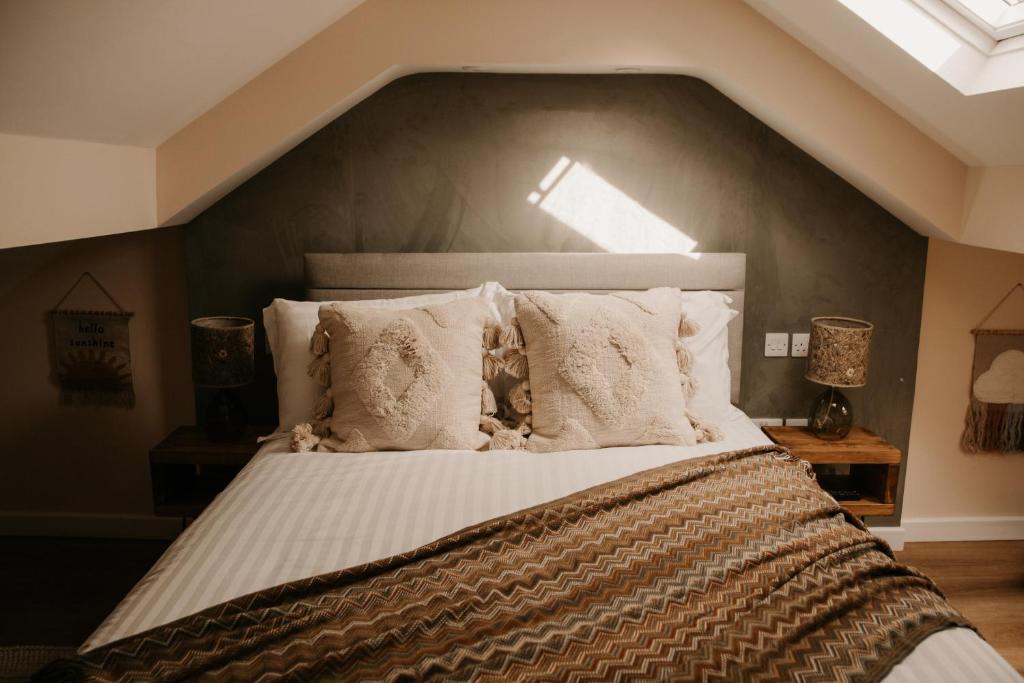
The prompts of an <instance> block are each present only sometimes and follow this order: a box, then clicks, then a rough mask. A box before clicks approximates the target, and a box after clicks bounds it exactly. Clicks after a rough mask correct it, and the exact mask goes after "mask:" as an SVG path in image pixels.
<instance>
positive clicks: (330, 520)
mask: <svg viewBox="0 0 1024 683" xmlns="http://www.w3.org/2000/svg"><path fill="white" fill-rule="evenodd" d="M721 426H722V427H723V431H724V433H725V439H724V440H723V441H720V442H717V443H714V444H702V445H699V446H694V447H690V448H679V447H675V446H642V447H632V448H606V449H601V450H594V451H570V452H565V453H550V454H544V455H533V454H528V453H522V452H507V451H506V452H494V453H477V452H473V451H414V452H387V453H360V454H341V453H301V454H295V453H288V452H286V445H285V442H283V441H270V442H268V443H266V444H264V446H263V448H261V449H260V451H259V453H258V454H257V455H256V457H255V458H253V460H252V461H251V462H250V463H249V464H248V465H247V466H246V467H245V469H244V470H243V471H242V472H241V473H240V474H239V475H238V476H237V477H236V478H235V480H234V481H233V482H232V483H231V485H230V486H228V488H227V489H225V491H224V492H223V493H221V494H220V495H219V496H218V497H217V499H216V500H215V501H214V502H213V503H212V504H211V505H210V506H209V507H208V508H207V509H206V511H205V512H204V513H203V514H202V515H201V516H200V517H199V519H197V520H196V521H195V522H194V523H193V524H192V525H191V526H189V527H188V529H186V530H185V532H184V533H182V535H181V536H180V537H179V538H178V539H177V540H176V541H175V542H174V544H172V545H171V547H170V548H169V549H168V550H167V552H166V553H164V555H163V557H161V558H160V560H159V561H158V562H157V563H156V565H154V566H153V568H152V569H151V570H150V571H149V573H147V574H146V576H145V577H144V578H143V579H142V580H141V581H140V582H139V583H138V585H136V586H135V588H134V589H132V591H131V593H129V594H128V596H127V597H125V599H124V600H123V601H122V602H121V604H120V605H118V607H117V608H116V609H115V610H114V611H113V612H112V613H111V615H110V616H109V617H107V619H106V620H105V621H104V622H103V623H102V624H101V625H100V627H99V628H98V629H97V630H96V632H95V633H93V634H92V636H90V637H89V639H88V640H87V641H86V642H85V644H84V645H83V646H82V648H81V651H86V650H90V649H92V648H95V647H99V646H101V645H104V644H106V643H109V642H112V641H114V640H118V639H120V638H124V637H127V636H130V635H133V634H135V633H139V632H140V631H144V630H147V629H150V628H153V627H154V626H158V625H160V624H164V623H167V622H170V621H173V620H174V619H177V618H179V617H183V616H185V615H188V614H192V613H194V612H197V611H199V610H202V609H204V608H206V607H209V606H211V605H215V604H218V603H221V602H224V601H226V600H230V599H232V598H235V597H238V596H240V595H245V594H246V593H251V592H253V591H257V590H260V589H263V588H267V587H270V586H273V585H276V584H280V583H284V582H287V581H292V580H295V579H300V578H305V577H309V576H314V575H316V574H322V573H325V572H329V571H335V570H338V569H343V568H345V567H350V566H354V565H358V564H362V563H364V562H370V561H372V560H376V559H380V558H383V557H388V556H390V555H394V554H396V553H400V552H404V551H406V550H412V549H413V548H416V547H418V546H421V545H423V544H425V543H428V542H430V541H432V540H434V539H436V538H439V537H441V536H444V535H446V534H449V533H451V532H453V531H457V530H459V529H461V528H464V527H466V526H469V525H471V524H475V523H477V522H482V521H485V520H487V519H491V518H493V517H497V516H499V515H504V514H508V513H510V512H514V511H516V510H520V509H522V508H525V507H529V506H531V505H536V504H538V503H543V502H545V501H548V500H553V499H556V498H559V497H562V496H565V495H568V494H570V493H573V492H574V491H579V490H582V489H585V488H588V487H590V486H595V485H597V484H600V483H602V482H606V481H611V480H614V479H618V478H620V477H623V476H626V475H629V474H632V473H633V472H639V471H641V470H645V469H649V468H651V467H657V466H659V465H663V464H666V463H669V462H673V461H677V460H685V459H689V458H695V457H699V456H702V455H708V454H711V453H720V452H725V451H731V450H735V449H737V448H745V447H748V446H753V445H757V444H762V443H767V442H768V440H767V438H766V437H765V436H764V434H763V433H762V432H761V430H760V429H759V428H758V427H757V426H756V425H754V424H753V423H752V422H751V421H750V420H749V419H748V418H747V417H746V415H744V414H743V413H742V412H740V411H739V410H736V409H733V411H732V412H731V413H730V415H729V417H728V419H727V420H725V421H724V424H722V425H721ZM940 663H941V664H940ZM958 666H960V667H968V669H962V668H961V669H958V668H957V667H958ZM964 670H967V671H969V672H970V676H969V678H970V679H971V680H976V681H990V680H991V681H1024V679H1022V678H1021V677H1019V676H1017V675H1016V673H1015V672H1014V671H1013V669H1012V668H1011V667H1010V666H1009V665H1008V664H1007V663H1006V662H1005V661H1004V660H1003V659H1002V658H1001V657H999V655H998V654H996V652H995V651H994V650H992V648H991V647H989V646H988V645H987V644H986V643H985V642H984V641H982V640H981V639H980V638H978V637H977V636H976V635H975V634H974V633H973V632H972V631H969V630H966V629H950V630H948V631H944V632H942V633H938V634H935V635H933V636H931V637H930V638H928V639H927V640H925V641H924V642H923V643H922V644H921V645H919V646H918V647H917V648H916V650H915V651H914V652H913V653H911V655H910V657H908V658H907V660H906V661H904V662H903V663H902V664H900V665H899V666H898V667H897V668H896V669H894V670H893V672H892V673H891V674H890V676H889V677H888V678H887V679H886V680H887V681H891V682H894V683H913V682H917V681H951V682H952V681H962V680H966V679H965V677H964V676H963V671H964ZM982 672H984V675H983V676H982V677H980V678H979V677H978V676H979V674H981V673H982Z"/></svg>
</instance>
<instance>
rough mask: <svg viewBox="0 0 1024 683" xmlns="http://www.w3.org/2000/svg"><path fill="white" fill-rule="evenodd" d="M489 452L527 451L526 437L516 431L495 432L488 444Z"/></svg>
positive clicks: (503, 430)
mask: <svg viewBox="0 0 1024 683" xmlns="http://www.w3.org/2000/svg"><path fill="white" fill-rule="evenodd" d="M487 450H489V451H525V450H526V437H525V436H523V435H522V434H520V433H519V432H517V431H516V430H514V429H502V430H501V431H498V432H495V434H494V436H492V437H491V443H490V444H488V446H487Z"/></svg>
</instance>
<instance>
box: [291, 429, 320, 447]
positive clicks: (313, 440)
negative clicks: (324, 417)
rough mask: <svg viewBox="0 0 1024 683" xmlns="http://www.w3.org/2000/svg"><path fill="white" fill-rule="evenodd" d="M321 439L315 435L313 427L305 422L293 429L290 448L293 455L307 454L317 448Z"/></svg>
mask: <svg viewBox="0 0 1024 683" xmlns="http://www.w3.org/2000/svg"><path fill="white" fill-rule="evenodd" d="M319 443H320V437H319V436H317V435H316V434H314V433H313V425H311V424H309V423H308V422H305V423H303V424H298V425H295V426H294V427H292V438H291V442H290V444H289V445H290V446H291V449H292V453H306V452H308V451H311V450H313V449H314V448H316V447H317V444H319Z"/></svg>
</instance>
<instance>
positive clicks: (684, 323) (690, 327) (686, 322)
mask: <svg viewBox="0 0 1024 683" xmlns="http://www.w3.org/2000/svg"><path fill="white" fill-rule="evenodd" d="M698 332H700V325H698V324H697V322H696V321H695V320H690V319H689V318H687V317H686V314H685V313H684V314H683V317H681V318H680V319H679V336H680V337H692V336H693V335H695V334H697V333H698Z"/></svg>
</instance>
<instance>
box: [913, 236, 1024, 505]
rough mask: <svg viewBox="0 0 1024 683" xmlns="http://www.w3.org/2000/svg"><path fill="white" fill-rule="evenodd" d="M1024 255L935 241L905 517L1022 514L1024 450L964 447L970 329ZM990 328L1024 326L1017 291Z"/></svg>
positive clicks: (1023, 268) (1022, 272)
mask: <svg viewBox="0 0 1024 683" xmlns="http://www.w3.org/2000/svg"><path fill="white" fill-rule="evenodd" d="M1022 280H1024V254H1013V253H1009V252H1002V251H992V250H989V249H982V248H979V247H970V246H964V245H957V244H951V243H949V242H943V241H941V240H931V241H930V244H929V248H928V269H927V274H926V276H925V286H924V310H923V315H922V320H921V347H920V350H919V352H918V360H917V394H916V397H915V400H914V417H913V421H912V423H911V429H910V449H909V456H908V457H909V460H908V468H907V478H906V486H905V488H904V494H903V520H904V522H906V521H907V520H908V519H921V518H936V517H992V516H994V517H1006V516H1009V517H1013V516H1024V455H1021V454H1015V455H987V454H985V455H981V454H971V455H968V454H965V453H963V452H961V450H960V446H959V442H960V433H961V430H962V429H963V424H964V415H965V414H966V411H967V404H968V400H969V392H970V383H971V362H972V356H973V352H974V338H973V336H972V335H971V329H972V328H974V327H975V326H976V325H977V323H978V322H979V321H980V320H981V318H982V317H983V316H984V315H985V313H986V312H988V310H989V309H991V308H992V306H994V305H995V303H996V302H997V301H998V300H999V299H1000V298H1001V297H1002V296H1003V295H1004V294H1005V293H1006V291H1007V290H1008V289H1009V288H1010V287H1011V286H1012V285H1013V284H1014V283H1017V282H1020V281H1022ZM989 325H990V326H998V327H1004V326H1005V327H1020V328H1024V294H1022V293H1021V292H1017V293H1016V294H1015V295H1014V297H1013V298H1011V299H1010V300H1009V301H1008V302H1007V305H1006V306H1004V308H1003V309H1002V310H1001V311H1000V313H999V314H998V315H995V316H993V317H992V320H991V321H990V323H989Z"/></svg>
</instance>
